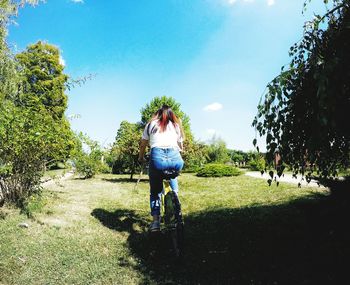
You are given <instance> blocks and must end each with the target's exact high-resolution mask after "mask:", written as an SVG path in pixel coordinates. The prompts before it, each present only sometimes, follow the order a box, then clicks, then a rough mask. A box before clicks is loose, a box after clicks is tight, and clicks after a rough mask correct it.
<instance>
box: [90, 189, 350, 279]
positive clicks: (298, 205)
mask: <svg viewBox="0 0 350 285" xmlns="http://www.w3.org/2000/svg"><path fill="white" fill-rule="evenodd" d="M349 191H350V189H349V188H348V191H347V194H346V195H345V194H344V195H345V196H341V197H340V196H338V195H330V196H320V195H316V194H315V195H310V196H308V197H305V198H303V199H298V200H295V201H292V202H290V203H287V204H281V205H275V206H264V205H254V206H251V207H246V208H236V209H231V208H218V209H215V208H213V209H207V210H205V211H202V212H198V213H192V214H190V215H186V213H185V238H186V240H185V243H186V250H185V254H184V257H183V259H182V260H181V261H176V260H175V259H174V258H173V255H172V253H171V242H170V239H169V238H167V236H165V235H163V234H159V235H156V236H150V235H149V234H148V233H147V229H146V228H147V221H146V219H145V217H140V216H139V215H138V214H137V213H136V212H135V211H132V210H127V209H118V210H116V211H114V212H109V211H107V210H104V209H95V210H93V212H92V213H91V214H92V215H93V216H94V217H96V218H97V219H98V220H99V221H100V222H101V223H102V224H103V225H104V226H106V227H108V228H110V229H113V230H116V231H124V232H128V233H129V234H130V235H129V238H128V247H129V249H130V251H131V254H133V256H134V257H136V258H137V259H138V260H139V261H140V263H139V265H137V266H136V268H135V269H137V270H139V271H140V272H141V273H142V274H143V276H144V280H143V284H148V283H156V284H293V285H295V284H344V282H341V281H343V280H346V279H344V278H345V277H347V275H345V272H347V271H348V265H349V264H350V263H349V257H350V246H349V241H350V235H349V231H348V228H349V207H348V206H349V201H350V199H349V198H350V197H349V196H350V195H349ZM345 197H346V198H345ZM120 265H122V266H134V267H135V265H130V264H129V263H128V262H127V261H126V260H120Z"/></svg>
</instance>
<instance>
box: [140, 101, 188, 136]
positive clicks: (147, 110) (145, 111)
mask: <svg viewBox="0 0 350 285" xmlns="http://www.w3.org/2000/svg"><path fill="white" fill-rule="evenodd" d="M163 105H168V106H170V107H171V109H172V110H173V112H174V113H175V114H176V116H177V117H178V118H179V119H181V123H182V127H183V129H184V133H185V137H186V140H187V141H191V142H192V140H193V135H192V132H191V127H190V118H189V116H188V115H186V114H185V113H184V112H183V111H182V110H181V104H180V103H178V102H176V101H175V99H174V98H173V97H166V96H162V97H155V98H153V99H152V101H151V102H150V103H148V104H146V106H145V107H144V108H142V109H141V122H140V125H141V128H144V127H145V126H146V124H147V123H148V122H149V120H150V119H151V118H152V116H153V115H154V113H155V112H157V110H158V109H159V108H161V107H162V106H163Z"/></svg>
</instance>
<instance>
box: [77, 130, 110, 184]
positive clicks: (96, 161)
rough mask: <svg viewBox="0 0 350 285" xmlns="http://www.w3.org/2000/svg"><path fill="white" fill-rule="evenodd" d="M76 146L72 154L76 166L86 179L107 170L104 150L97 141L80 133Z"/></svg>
mask: <svg viewBox="0 0 350 285" xmlns="http://www.w3.org/2000/svg"><path fill="white" fill-rule="evenodd" d="M75 146H76V148H75V149H74V152H73V155H72V158H73V161H74V166H75V168H76V170H77V172H78V173H79V174H80V175H82V177H83V178H84V179H88V178H92V177H94V176H95V175H96V174H97V173H99V172H105V168H106V166H105V164H104V162H103V151H102V149H101V147H100V145H99V144H98V142H97V141H94V140H92V139H91V138H89V137H88V136H87V135H84V134H83V133H79V134H78V135H77V136H76V143H75ZM84 148H85V149H84ZM86 148H87V149H86Z"/></svg>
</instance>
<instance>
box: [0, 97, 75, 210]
mask: <svg viewBox="0 0 350 285" xmlns="http://www.w3.org/2000/svg"><path fill="white" fill-rule="evenodd" d="M0 113H1V115H0V202H1V201H4V200H7V201H14V202H16V203H19V204H20V205H21V204H22V202H23V201H24V199H25V198H27V197H28V196H30V195H31V194H33V193H35V192H37V191H38V190H39V189H40V179H41V177H42V175H43V171H44V170H45V166H46V165H47V164H48V163H50V161H52V160H56V159H57V160H61V159H64V158H68V157H69V154H70V150H71V148H72V146H73V144H74V141H73V140H72V136H71V133H70V132H67V131H66V130H67V126H66V125H65V124H64V122H57V121H55V120H54V119H53V118H52V117H51V116H50V114H48V113H47V112H40V113H39V112H36V111H34V110H33V109H30V108H23V107H18V106H15V105H14V104H13V103H12V102H2V104H1V105H0Z"/></svg>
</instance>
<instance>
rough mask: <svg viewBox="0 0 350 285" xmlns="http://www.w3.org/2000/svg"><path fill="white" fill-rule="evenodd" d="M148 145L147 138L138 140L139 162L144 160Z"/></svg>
mask: <svg viewBox="0 0 350 285" xmlns="http://www.w3.org/2000/svg"><path fill="white" fill-rule="evenodd" d="M147 145H148V140H145V139H142V140H141V142H140V152H139V158H138V160H139V162H144V161H145V157H144V156H145V151H146V147H147Z"/></svg>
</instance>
